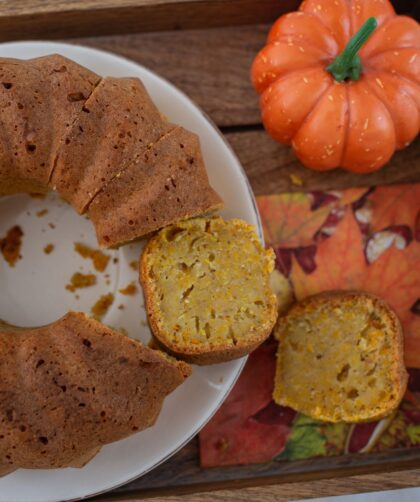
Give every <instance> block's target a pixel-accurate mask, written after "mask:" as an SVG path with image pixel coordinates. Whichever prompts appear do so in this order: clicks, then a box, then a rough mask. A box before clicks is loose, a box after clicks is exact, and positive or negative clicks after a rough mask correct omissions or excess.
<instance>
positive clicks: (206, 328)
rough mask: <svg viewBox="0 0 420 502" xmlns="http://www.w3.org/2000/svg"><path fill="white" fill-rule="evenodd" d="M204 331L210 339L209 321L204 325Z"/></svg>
mask: <svg viewBox="0 0 420 502" xmlns="http://www.w3.org/2000/svg"><path fill="white" fill-rule="evenodd" d="M204 333H205V334H206V338H207V340H209V339H210V337H211V329H210V324H209V323H208V322H206V324H205V325H204Z"/></svg>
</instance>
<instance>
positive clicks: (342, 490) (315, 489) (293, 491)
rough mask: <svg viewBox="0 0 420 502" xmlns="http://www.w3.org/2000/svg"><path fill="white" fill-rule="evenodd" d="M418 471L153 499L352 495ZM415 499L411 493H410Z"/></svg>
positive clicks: (131, 499) (397, 483)
mask: <svg viewBox="0 0 420 502" xmlns="http://www.w3.org/2000/svg"><path fill="white" fill-rule="evenodd" d="M419 475H420V471H419V470H410V471H402V472H391V473H386V474H366V475H363V476H349V477H347V478H338V479H337V478H336V479H324V480H318V481H311V482H299V483H284V484H281V485H268V486H256V487H251V488H242V489H241V490H238V489H230V490H220V491H211V492H199V493H194V494H189V495H177V494H176V493H175V492H174V493H173V496H160V495H158V496H156V497H155V498H153V502H249V501H258V502H286V501H289V500H296V499H299V500H300V499H310V498H314V497H330V496H332V495H351V494H354V493H365V492H372V491H381V490H397V489H403V488H408V487H412V486H417V485H418V480H419ZM412 498H413V500H414V494H413V495H412ZM95 500H97V501H98V502H99V501H103V502H105V501H106V502H113V501H115V502H116V501H124V502H139V501H140V500H144V496H143V495H140V494H139V495H135V494H131V495H130V494H129V495H126V496H121V495H118V496H115V495H110V496H108V497H101V498H97V499H95Z"/></svg>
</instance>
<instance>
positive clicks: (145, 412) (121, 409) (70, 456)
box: [0, 312, 191, 472]
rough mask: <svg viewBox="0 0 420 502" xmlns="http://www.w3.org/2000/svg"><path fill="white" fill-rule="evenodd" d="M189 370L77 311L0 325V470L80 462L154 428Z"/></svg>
mask: <svg viewBox="0 0 420 502" xmlns="http://www.w3.org/2000/svg"><path fill="white" fill-rule="evenodd" d="M190 373H191V369H190V367H189V366H188V365H187V364H185V363H183V362H177V361H175V360H174V359H172V358H169V357H168V356H166V355H163V354H161V353H160V352H159V351H156V350H152V349H149V348H148V347H145V346H143V345H142V344H141V343H139V342H137V341H135V340H132V339H130V338H128V337H127V336H124V335H122V334H121V333H118V332H116V331H113V330H111V329H109V328H107V327H106V326H104V325H103V324H101V323H99V322H97V321H95V320H93V319H90V318H88V317H87V316H85V315H84V314H81V313H75V312H70V313H68V314H67V315H65V316H64V317H63V318H61V319H59V320H58V321H56V322H54V323H53V324H50V325H48V326H44V327H42V328H34V329H30V328H29V329H23V328H15V327H13V326H7V325H5V324H3V325H0V438H1V440H0V472H1V471H3V472H4V471H5V470H6V469H8V468H10V469H12V468H15V469H16V468H19V467H22V468H30V469H34V468H58V467H69V466H81V465H83V464H84V463H86V462H87V461H88V460H89V459H90V458H92V456H93V455H94V454H95V453H97V451H98V450H99V448H100V447H101V446H102V445H105V444H107V443H111V442H113V441H117V440H119V439H122V438H124V437H127V436H129V435H131V434H133V433H136V432H138V431H141V430H143V429H145V428H147V427H150V426H151V425H153V423H154V422H155V420H156V418H157V416H158V414H159V412H160V408H161V406H162V402H163V400H164V398H165V396H167V395H168V394H169V393H171V392H172V391H173V390H174V389H175V388H176V387H178V386H179V385H180V384H182V382H183V381H184V380H185V378H186V377H188V376H189V374H190Z"/></svg>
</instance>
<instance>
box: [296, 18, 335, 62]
mask: <svg viewBox="0 0 420 502" xmlns="http://www.w3.org/2000/svg"><path fill="white" fill-rule="evenodd" d="M300 12H303V13H304V14H306V15H307V16H310V17H312V18H314V19H316V20H317V21H319V24H320V25H321V26H323V27H324V28H325V29H326V30H327V31H328V33H329V34H330V35H331V36H332V38H333V39H334V40H335V43H336V44H337V51H336V54H334V55H332V56H331V57H336V56H337V55H338V54H339V53H340V44H339V42H338V40H337V39H336V38H335V35H334V33H333V32H332V31H331V29H330V27H329V26H328V25H326V24H325V23H324V21H323V20H322V19H321V18H319V17H318V16H315V15H314V14H312V12H306V11H304V10H302V11H300Z"/></svg>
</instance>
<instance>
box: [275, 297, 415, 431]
mask: <svg viewBox="0 0 420 502" xmlns="http://www.w3.org/2000/svg"><path fill="white" fill-rule="evenodd" d="M275 334H276V337H277V338H278V341H279V348H278V354H277V370H276V378H275V389H274V400H275V402H276V403H277V404H280V405H283V406H290V407H291V408H294V409H295V410H297V411H299V412H301V413H304V414H305V415H309V416H311V417H313V418H316V419H319V420H324V421H327V422H338V421H345V422H363V421H368V420H377V419H379V418H382V417H384V416H386V415H388V414H389V413H391V412H392V411H393V410H395V409H396V408H397V406H398V404H399V403H400V401H401V399H402V397H403V395H404V392H405V389H406V386H407V372H406V370H405V367H404V359H403V336H402V331H401V326H400V323H399V321H398V318H397V316H396V315H395V314H394V312H393V311H392V310H391V309H390V308H389V307H388V306H387V305H386V304H385V303H384V302H383V301H382V300H380V299H379V298H376V297H375V296H372V295H370V294H367V293H363V292H355V291H342V292H339V291H337V292H331V293H324V294H320V295H316V296H312V297H309V298H307V299H305V300H303V301H301V302H299V303H297V304H295V305H294V306H293V307H292V308H291V309H290V311H289V312H288V314H287V315H286V316H285V317H281V318H279V322H278V325H277V326H276V330H275Z"/></svg>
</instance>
